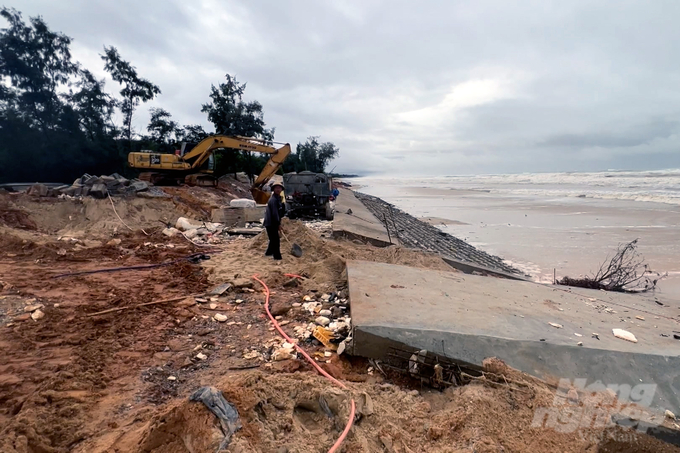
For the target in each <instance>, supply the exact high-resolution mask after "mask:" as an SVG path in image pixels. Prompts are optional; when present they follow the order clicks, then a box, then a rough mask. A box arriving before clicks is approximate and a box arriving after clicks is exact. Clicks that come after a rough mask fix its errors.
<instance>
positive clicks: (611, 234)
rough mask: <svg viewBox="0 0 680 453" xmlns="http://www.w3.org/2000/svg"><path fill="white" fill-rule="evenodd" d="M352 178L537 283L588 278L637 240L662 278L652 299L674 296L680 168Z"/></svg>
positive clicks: (678, 295) (679, 282) (679, 280)
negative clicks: (514, 268)
mask: <svg viewBox="0 0 680 453" xmlns="http://www.w3.org/2000/svg"><path fill="white" fill-rule="evenodd" d="M351 182H352V184H353V185H354V186H355V188H356V190H358V191H360V192H364V193H367V194H370V195H375V196H378V197H380V198H382V199H384V200H386V201H388V202H390V203H392V204H394V205H395V206H397V207H398V208H400V209H402V210H404V211H406V212H408V213H409V214H411V215H413V216H416V217H419V218H423V219H427V220H428V221H429V222H430V223H432V224H433V225H435V226H437V227H438V228H440V229H441V230H443V231H445V232H447V233H450V234H452V235H454V236H456V237H459V238H460V239H463V240H465V241H467V242H469V243H471V244H472V245H474V246H476V247H478V248H480V249H482V250H484V251H486V252H489V253H492V254H494V255H498V256H500V257H502V258H503V259H504V260H506V261H507V262H508V263H509V264H512V265H514V266H515V267H517V268H518V269H520V270H522V271H523V272H525V273H526V274H528V275H530V276H531V278H532V279H534V280H536V281H540V282H552V281H553V280H554V279H555V278H561V277H563V276H570V277H578V276H584V275H589V274H592V273H593V272H595V271H596V270H597V269H598V267H599V266H600V264H602V263H603V262H604V261H606V260H608V258H609V257H611V256H612V255H613V253H615V251H616V249H617V247H618V246H620V245H622V244H626V243H628V242H631V241H633V240H636V239H637V240H638V243H637V244H638V245H637V250H638V252H639V253H640V256H641V258H643V259H644V262H645V263H646V264H648V265H649V266H650V268H651V269H652V270H653V271H654V272H656V273H658V274H659V275H660V276H663V278H661V279H660V280H659V283H658V286H657V289H656V293H658V294H659V295H661V296H663V297H664V298H671V299H674V300H680V169H669V170H658V171H620V170H609V171H603V172H593V173H523V174H494V175H467V176H428V177H424V176H413V177H401V176H400V177H393V176H368V177H361V178H354V179H352V180H351ZM655 278H656V276H655Z"/></svg>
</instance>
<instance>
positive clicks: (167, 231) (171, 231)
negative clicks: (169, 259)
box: [163, 228, 180, 238]
mask: <svg viewBox="0 0 680 453" xmlns="http://www.w3.org/2000/svg"><path fill="white" fill-rule="evenodd" d="M179 233H180V231H179V230H178V229H177V228H166V229H164V230H163V234H164V235H166V236H167V237H169V238H174V237H175V236H177V235H178V234H179Z"/></svg>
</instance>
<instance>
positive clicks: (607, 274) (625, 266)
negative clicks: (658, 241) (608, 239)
mask: <svg viewBox="0 0 680 453" xmlns="http://www.w3.org/2000/svg"><path fill="white" fill-rule="evenodd" d="M637 243H638V239H635V240H634V241H632V242H629V243H628V244H621V245H619V247H618V249H617V250H616V253H615V254H614V256H613V257H612V258H611V259H609V261H607V260H605V261H604V262H603V263H602V264H601V265H600V268H599V269H598V271H597V272H596V273H595V275H593V276H586V277H582V278H570V277H564V278H562V279H560V280H557V281H556V283H557V284H558V285H565V286H577V287H580V288H590V289H603V290H605V291H618V292H635V293H637V292H645V291H650V290H653V289H655V288H656V284H657V282H658V281H659V280H661V279H662V278H664V277H666V276H667V275H668V274H667V273H666V274H663V275H661V274H659V273H658V272H654V271H652V270H651V269H650V268H649V265H648V264H646V263H645V262H644V258H643V257H642V255H640V254H639V253H638V251H637Z"/></svg>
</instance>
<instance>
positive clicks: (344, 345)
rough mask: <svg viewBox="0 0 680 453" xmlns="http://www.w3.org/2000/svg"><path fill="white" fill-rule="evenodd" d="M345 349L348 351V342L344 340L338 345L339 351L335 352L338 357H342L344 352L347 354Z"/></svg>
mask: <svg viewBox="0 0 680 453" xmlns="http://www.w3.org/2000/svg"><path fill="white" fill-rule="evenodd" d="M345 349H347V341H346V340H342V341H341V342H340V344H339V345H338V350H337V351H335V352H336V353H337V354H338V355H340V354H342V353H343V352H345Z"/></svg>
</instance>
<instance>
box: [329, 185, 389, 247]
mask: <svg viewBox="0 0 680 453" xmlns="http://www.w3.org/2000/svg"><path fill="white" fill-rule="evenodd" d="M339 190H340V195H339V196H338V198H337V200H336V202H335V214H334V217H333V237H347V238H349V239H359V240H362V241H366V242H370V243H371V244H373V245H375V246H378V247H386V246H388V245H391V244H397V243H398V241H397V240H396V238H393V237H390V235H389V234H388V233H387V230H386V229H385V226H384V225H383V223H382V222H381V221H380V220H378V219H377V218H376V217H375V216H374V215H373V214H371V212H370V211H369V210H368V209H367V208H366V206H364V204H363V203H362V202H361V201H359V200H358V199H357V197H356V196H354V192H352V191H351V190H348V189H342V188H341V189H339ZM350 210H351V211H350ZM348 212H351V214H347V213H348Z"/></svg>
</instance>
